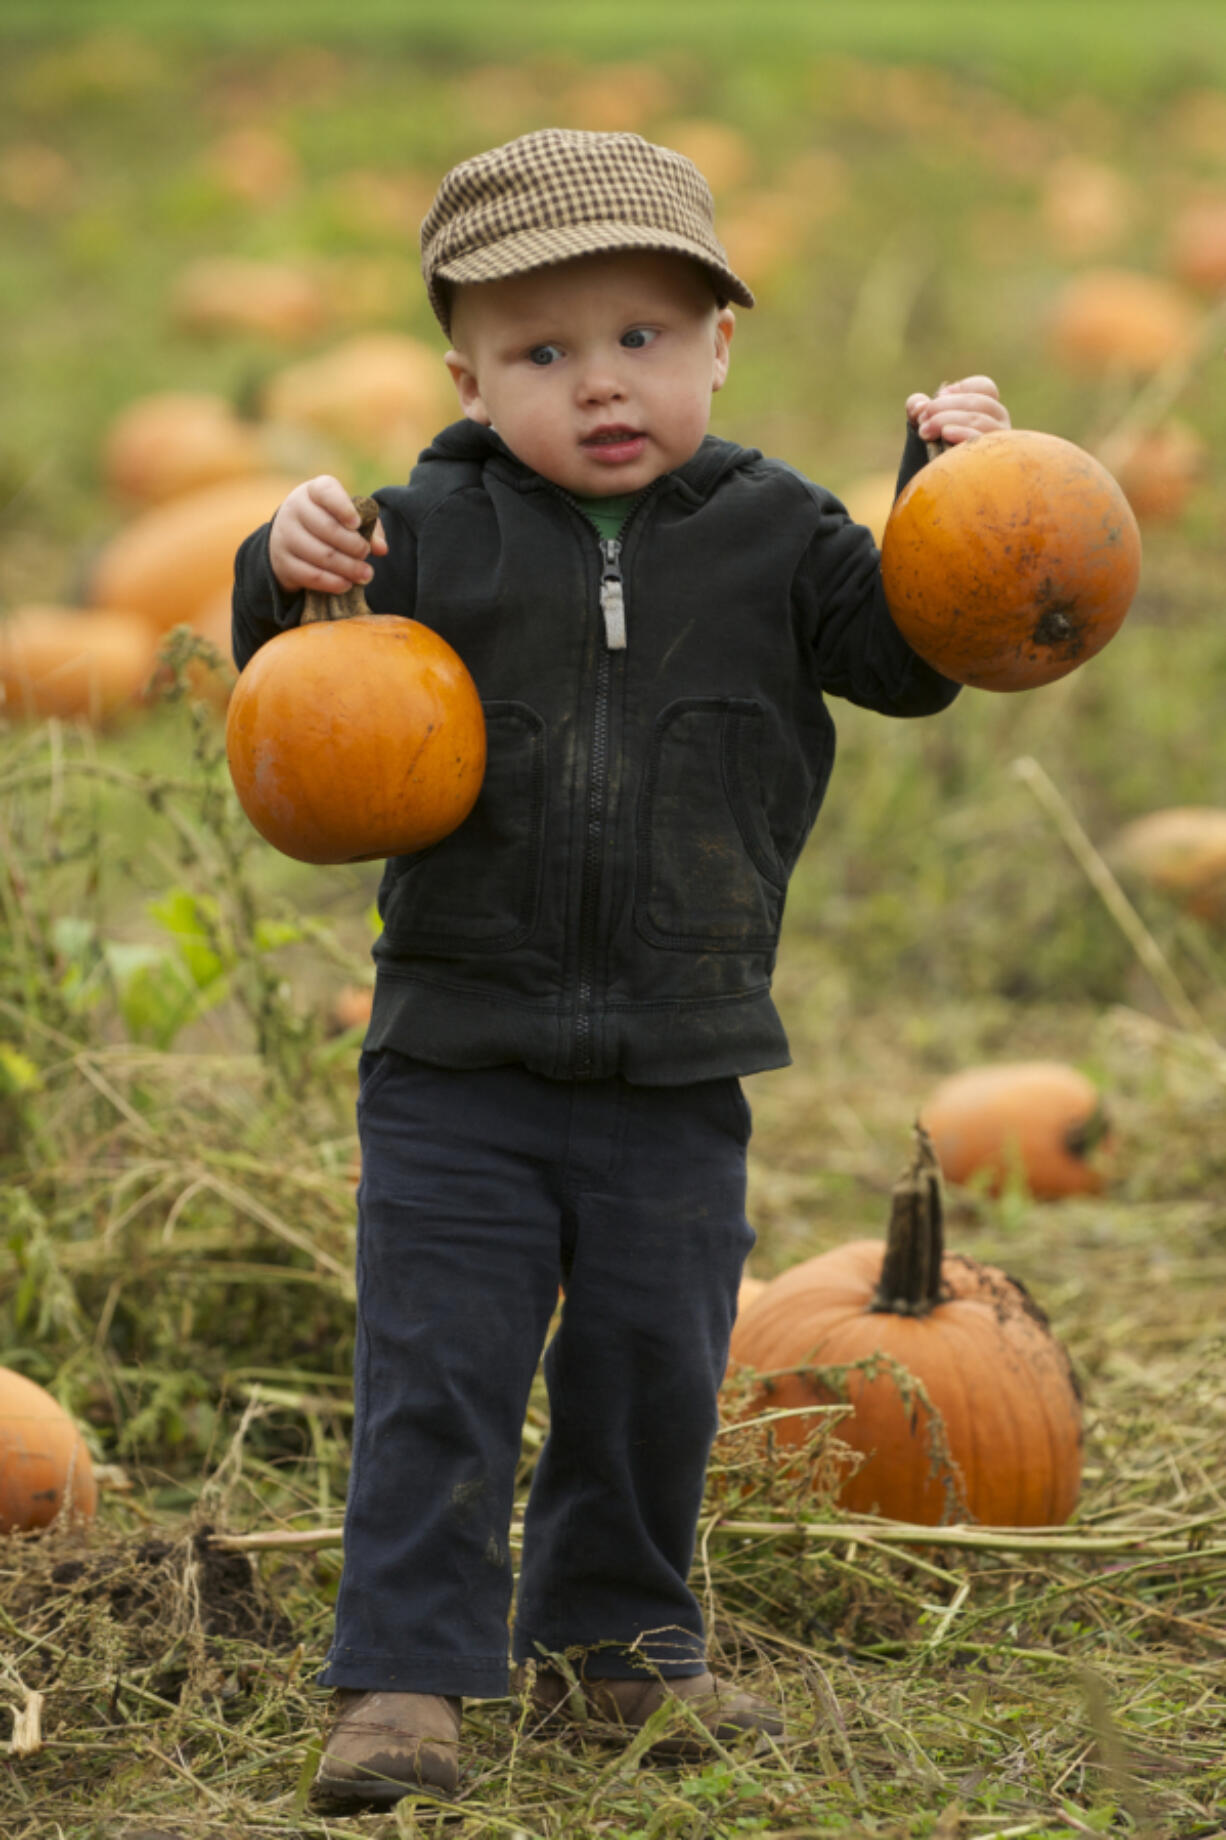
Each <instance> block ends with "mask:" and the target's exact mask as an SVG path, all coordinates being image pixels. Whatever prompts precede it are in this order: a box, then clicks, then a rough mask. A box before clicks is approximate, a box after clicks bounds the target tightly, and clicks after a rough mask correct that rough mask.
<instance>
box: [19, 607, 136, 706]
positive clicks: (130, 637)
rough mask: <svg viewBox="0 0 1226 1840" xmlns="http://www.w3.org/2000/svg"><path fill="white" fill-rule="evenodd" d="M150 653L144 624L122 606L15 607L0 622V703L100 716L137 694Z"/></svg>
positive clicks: (132, 701) (128, 703) (126, 703)
mask: <svg viewBox="0 0 1226 1840" xmlns="http://www.w3.org/2000/svg"><path fill="white" fill-rule="evenodd" d="M156 651H157V633H156V631H155V630H154V628H153V626H152V625H151V624H150V622H149V621H148V620H146V619H143V618H142V617H141V615H140V614H137V613H126V612H124V611H123V609H122V608H101V607H99V608H93V609H85V608H81V607H57V606H41V605H35V606H29V607H19V608H17V609H16V610H15V611H14V612H13V613H11V614H9V615H8V616H7V617H6V618H5V619H4V620H2V621H0V706H2V707H3V710H4V714H5V715H6V716H10V717H18V718H20V717H25V718H28V719H41V718H43V717H45V716H60V717H63V718H64V719H65V720H69V721H70V720H72V719H74V718H75V717H83V718H84V719H85V720H86V721H87V722H92V723H100V722H105V721H107V720H108V719H109V718H110V717H112V716H115V715H118V714H121V713H122V712H123V711H124V710H126V709H130V708H132V707H133V706H134V704H135V703H136V702H137V701H138V700H139V699H140V697H141V695H142V693H143V691H144V689H145V685H146V684H147V682H148V680H149V678H150V676H151V675H152V672H153V668H154V659H155V653H156Z"/></svg>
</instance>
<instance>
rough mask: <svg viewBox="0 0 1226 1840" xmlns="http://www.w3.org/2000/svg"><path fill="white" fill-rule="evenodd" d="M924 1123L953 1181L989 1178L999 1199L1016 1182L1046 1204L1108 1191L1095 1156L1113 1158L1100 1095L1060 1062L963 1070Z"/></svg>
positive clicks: (942, 1090) (935, 1096)
mask: <svg viewBox="0 0 1226 1840" xmlns="http://www.w3.org/2000/svg"><path fill="white" fill-rule="evenodd" d="M920 1120H921V1122H922V1123H923V1125H924V1128H925V1129H926V1130H927V1131H928V1133H929V1135H930V1136H931V1138H932V1142H933V1147H934V1148H935V1150H936V1153H937V1156H938V1157H939V1159H940V1163H941V1168H942V1170H943V1171H944V1174H945V1177H946V1179H947V1180H948V1181H950V1182H969V1181H970V1180H971V1178H972V1177H973V1176H977V1175H980V1174H982V1173H984V1172H986V1174H987V1177H988V1188H989V1190H990V1192H991V1193H993V1194H999V1193H1000V1190H1001V1188H1002V1187H1003V1186H1004V1184H1005V1182H1007V1181H1008V1179H1009V1177H1010V1176H1011V1175H1016V1176H1018V1177H1019V1178H1020V1179H1021V1181H1022V1182H1023V1183H1024V1184H1025V1186H1026V1187H1027V1188H1028V1189H1029V1191H1030V1193H1031V1194H1032V1195H1034V1196H1036V1197H1037V1198H1039V1199H1041V1200H1047V1201H1054V1200H1057V1199H1059V1198H1060V1197H1061V1196H1064V1195H1084V1194H1096V1193H1097V1192H1098V1190H1099V1189H1101V1188H1102V1186H1103V1182H1104V1180H1105V1174H1104V1170H1103V1167H1102V1165H1101V1163H1100V1162H1097V1161H1095V1157H1096V1155H1105V1154H1106V1153H1108V1152H1109V1151H1110V1149H1111V1133H1110V1126H1109V1123H1108V1120H1107V1116H1106V1113H1105V1111H1104V1110H1103V1105H1102V1100H1101V1098H1100V1096H1099V1092H1098V1088H1097V1087H1096V1086H1095V1085H1094V1082H1093V1081H1092V1080H1088V1079H1087V1078H1086V1076H1085V1074H1083V1073H1079V1072H1078V1071H1077V1069H1076V1068H1075V1067H1066V1066H1065V1065H1064V1064H1063V1062H1061V1061H1011V1062H1003V1063H1001V1064H999V1065H997V1066H988V1067H966V1068H963V1070H962V1071H961V1072H960V1073H955V1074H951V1075H950V1077H949V1079H947V1080H943V1081H942V1082H941V1084H940V1085H939V1086H938V1087H937V1088H936V1090H935V1091H934V1092H933V1093H932V1095H931V1097H930V1098H929V1099H928V1101H927V1102H926V1104H925V1105H924V1106H923V1107H922V1108H921V1111H920Z"/></svg>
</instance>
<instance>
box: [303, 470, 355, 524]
mask: <svg viewBox="0 0 1226 1840" xmlns="http://www.w3.org/2000/svg"><path fill="white" fill-rule="evenodd" d="M307 497H308V499H309V500H310V502H311V503H312V504H313V505H319V506H321V507H322V508H323V509H324V510H326V511H328V512H329V513H330V514H331V515H332V516H333V517H334V518H335V519H336V521H337V523H338V524H343V525H344V526H345V528H346V529H347V530H356V529H357V527H358V525H359V523H360V522H361V519H360V518H359V517H358V513H357V509H356V507H355V505H354V502H353V500H352V498H351V497H350V496H349V494H348V492H346V490H345V488H344V486H343V485H342V484H341V482H340V480H339V479H336V478H334V477H333V475H332V474H331V473H319V474H318V475H317V476H316V477H315V478H314V479H308V481H307Z"/></svg>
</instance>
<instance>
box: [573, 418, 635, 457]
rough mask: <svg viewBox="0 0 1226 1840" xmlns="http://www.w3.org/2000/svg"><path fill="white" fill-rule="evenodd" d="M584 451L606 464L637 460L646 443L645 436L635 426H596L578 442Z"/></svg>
mask: <svg viewBox="0 0 1226 1840" xmlns="http://www.w3.org/2000/svg"><path fill="white" fill-rule="evenodd" d="M579 445H580V447H582V448H583V449H584V451H585V452H586V453H589V454H591V455H592V456H593V458H594V459H597V460H600V461H603V462H605V463H606V464H608V465H617V464H620V463H624V462H625V461H627V460H637V459H638V457H639V455H640V454H641V453H642V452H643V449H644V448H645V447H646V445H647V436H646V435H645V434H644V433H642V431H641V430H640V429H637V428H623V427H620V426H618V427H611V428H598V429H597V430H596V432H595V433H594V434H589V435H585V436H584V438H583V440H582V441H580V443H579Z"/></svg>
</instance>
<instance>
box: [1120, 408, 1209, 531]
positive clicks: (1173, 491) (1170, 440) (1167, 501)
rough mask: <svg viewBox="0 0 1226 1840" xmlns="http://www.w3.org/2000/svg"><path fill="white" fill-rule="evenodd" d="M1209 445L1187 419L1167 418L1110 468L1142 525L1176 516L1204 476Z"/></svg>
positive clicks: (1157, 522)
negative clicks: (1185, 420)
mask: <svg viewBox="0 0 1226 1840" xmlns="http://www.w3.org/2000/svg"><path fill="white" fill-rule="evenodd" d="M1208 451H1209V450H1208V447H1207V445H1206V443H1205V441H1204V440H1203V439H1202V438H1201V436H1200V435H1199V434H1197V432H1196V430H1195V429H1194V428H1189V426H1188V424H1187V423H1186V422H1180V421H1175V420H1169V421H1166V422H1164V423H1163V424H1162V426H1161V427H1159V428H1151V429H1150V430H1149V431H1148V432H1147V433H1146V434H1143V435H1141V436H1140V438H1139V439H1138V440H1137V441H1135V442H1134V443H1133V444H1132V445H1131V446H1130V447H1129V448H1128V449H1127V450H1126V451H1125V452H1124V453H1123V455H1122V457H1121V459H1120V462H1119V465H1118V466H1116V467H1114V468H1113V471H1114V472H1115V476H1116V478H1117V479H1118V480H1119V482H1120V485H1121V487H1122V488H1123V491H1124V495H1125V497H1126V498H1127V500H1128V503H1129V504H1130V505H1131V506H1132V508H1133V510H1134V511H1135V512H1136V514H1137V516H1138V518H1139V519H1140V520H1141V522H1142V523H1143V524H1145V523H1153V524H1161V523H1170V522H1172V521H1173V520H1174V519H1175V518H1177V517H1178V516H1179V515H1180V513H1181V512H1182V510H1183V508H1184V506H1185V505H1186V504H1187V502H1188V500H1189V498H1190V497H1191V496H1192V493H1193V492H1194V491H1195V490H1196V487H1197V485H1198V484H1199V483H1200V480H1201V479H1202V477H1203V476H1204V472H1205V465H1206V461H1207V459H1208Z"/></svg>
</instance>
